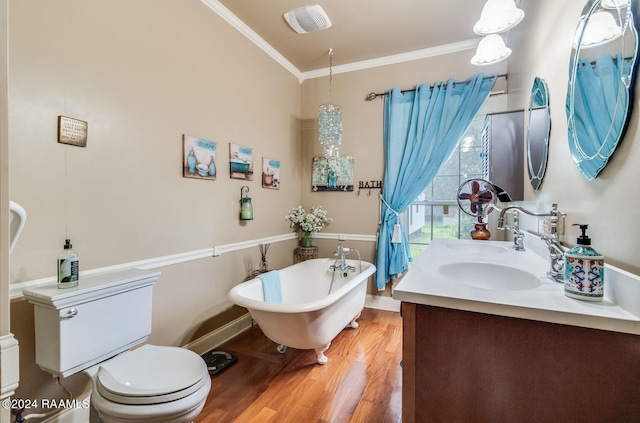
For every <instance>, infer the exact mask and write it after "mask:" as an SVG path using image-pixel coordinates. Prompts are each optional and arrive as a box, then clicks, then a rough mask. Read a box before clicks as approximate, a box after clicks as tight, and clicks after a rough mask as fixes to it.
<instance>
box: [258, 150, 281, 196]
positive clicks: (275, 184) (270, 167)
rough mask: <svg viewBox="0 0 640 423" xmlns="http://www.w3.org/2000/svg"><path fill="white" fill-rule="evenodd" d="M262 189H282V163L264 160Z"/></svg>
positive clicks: (264, 158)
mask: <svg viewBox="0 0 640 423" xmlns="http://www.w3.org/2000/svg"><path fill="white" fill-rule="evenodd" d="M262 188H270V189H280V162H279V161H277V160H272V159H267V158H266V157H263V158H262Z"/></svg>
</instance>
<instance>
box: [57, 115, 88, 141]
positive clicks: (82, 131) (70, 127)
mask: <svg viewBox="0 0 640 423" xmlns="http://www.w3.org/2000/svg"><path fill="white" fill-rule="evenodd" d="M88 129H89V124H88V123H87V122H85V121H83V120H78V119H74V118H70V117H67V116H58V142H59V143H61V144H70V145H75V146H76V147H86V146H87V130H88Z"/></svg>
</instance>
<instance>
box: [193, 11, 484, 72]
mask: <svg viewBox="0 0 640 423" xmlns="http://www.w3.org/2000/svg"><path fill="white" fill-rule="evenodd" d="M201 1H202V2H203V3H204V4H205V5H207V6H208V7H209V8H210V9H211V10H213V11H214V12H215V13H217V14H218V15H219V16H220V17H221V18H222V19H224V20H225V21H226V22H227V23H229V24H230V25H231V26H233V27H234V28H235V29H237V30H238V31H240V33H241V34H243V35H244V36H245V37H247V38H248V39H249V40H250V41H252V42H253V43H254V44H255V45H257V46H258V47H259V48H260V49H262V50H263V51H264V52H265V53H267V54H268V55H269V56H271V58H273V59H274V60H275V61H276V62H278V63H279V64H280V65H281V66H282V67H284V68H285V69H286V70H288V71H289V72H291V74H292V75H293V76H295V77H296V78H297V79H298V82H300V83H301V84H302V83H303V82H304V81H305V80H307V79H313V78H320V77H324V76H328V75H329V68H322V69H316V70H312V71H308V72H301V71H300V70H299V69H298V68H296V67H295V66H294V65H293V64H292V63H291V62H289V61H288V60H287V59H286V58H285V57H284V56H283V55H282V54H280V52H278V51H277V50H276V49H275V48H273V47H272V46H271V44H269V43H267V42H266V41H265V40H264V39H263V38H262V37H260V36H259V35H258V34H257V33H256V32H255V31H254V30H252V29H251V28H249V26H248V25H247V24H245V23H244V22H243V21H241V20H240V19H239V18H238V17H237V16H236V15H234V14H233V13H232V12H231V11H230V10H229V9H227V8H226V7H225V6H223V5H222V4H221V3H220V2H219V1H218V0H201ZM479 43H480V38H477V39H473V40H466V41H460V42H458V43H451V44H444V45H441V46H436V47H430V48H426V49H422V50H416V51H410V52H407V53H401V54H394V55H391V56H385V57H378V58H376V59H370V60H362V61H360V62H353V63H347V64H344V65H338V66H333V67H332V72H333V73H334V74H337V73H346V72H355V71H359V70H363V69H371V68H377V67H380V66H387V65H395V64H398V63H403V62H410V61H413V60H420V59H425V58H427V57H434V56H440V55H443V54H450V53H456V52H459V51H464V50H471V49H475V48H477V47H478V44H479Z"/></svg>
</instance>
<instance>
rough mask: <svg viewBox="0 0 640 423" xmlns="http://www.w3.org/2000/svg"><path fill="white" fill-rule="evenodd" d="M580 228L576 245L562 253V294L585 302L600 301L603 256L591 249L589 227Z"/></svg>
mask: <svg viewBox="0 0 640 423" xmlns="http://www.w3.org/2000/svg"><path fill="white" fill-rule="evenodd" d="M573 226H580V230H581V231H582V235H580V236H579V237H578V240H577V245H576V246H575V247H573V248H572V249H570V250H569V251H567V252H566V253H564V294H565V295H566V296H567V297H571V298H576V299H578V300H585V301H602V299H603V297H604V256H603V255H602V254H600V253H599V252H597V251H596V250H594V249H593V248H592V247H591V239H590V238H589V237H588V236H587V228H588V227H589V225H583V224H579V223H574V225H573Z"/></svg>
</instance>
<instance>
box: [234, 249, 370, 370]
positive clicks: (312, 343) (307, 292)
mask: <svg viewBox="0 0 640 423" xmlns="http://www.w3.org/2000/svg"><path fill="white" fill-rule="evenodd" d="M360 263H362V265H360ZM334 264H335V260H333V259H328V258H326V259H314V260H307V261H304V262H302V263H298V264H294V265H293V266H289V267H286V268H284V269H281V270H279V273H280V284H281V288H282V303H271V302H265V301H264V300H263V298H264V293H263V290H262V281H261V279H259V278H255V279H252V280H250V281H247V282H243V283H241V284H239V285H237V286H235V287H234V288H232V289H231V291H229V294H228V298H229V300H230V301H232V302H233V303H235V304H237V305H239V306H242V307H245V308H247V309H248V310H249V312H250V313H251V316H252V317H253V319H254V320H255V321H256V322H257V323H258V325H259V326H260V329H261V330H262V331H263V332H264V334H265V335H266V336H267V337H268V338H269V339H271V340H272V341H274V342H276V343H278V344H280V345H279V346H278V351H280V352H284V350H285V349H286V347H291V348H297V349H302V350H308V349H312V350H315V352H316V355H317V358H318V363H320V364H325V363H326V362H327V360H328V359H327V357H326V356H325V355H324V352H325V351H326V350H327V349H328V348H329V345H330V344H331V341H332V340H333V338H335V337H336V335H338V333H340V331H342V329H344V328H345V327H354V328H355V327H358V323H357V322H356V319H357V318H358V317H359V316H360V312H361V311H362V309H363V307H364V302H365V296H366V291H367V279H368V277H369V276H370V275H372V274H373V272H375V270H376V267H375V266H374V265H373V264H371V263H367V262H364V261H363V262H360V261H359V260H346V264H347V265H348V266H351V267H353V268H355V269H356V270H355V272H349V271H341V270H339V269H338V270H335V271H334V270H332V268H331V267H332V266H333V265H334ZM332 282H333V283H332Z"/></svg>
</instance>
